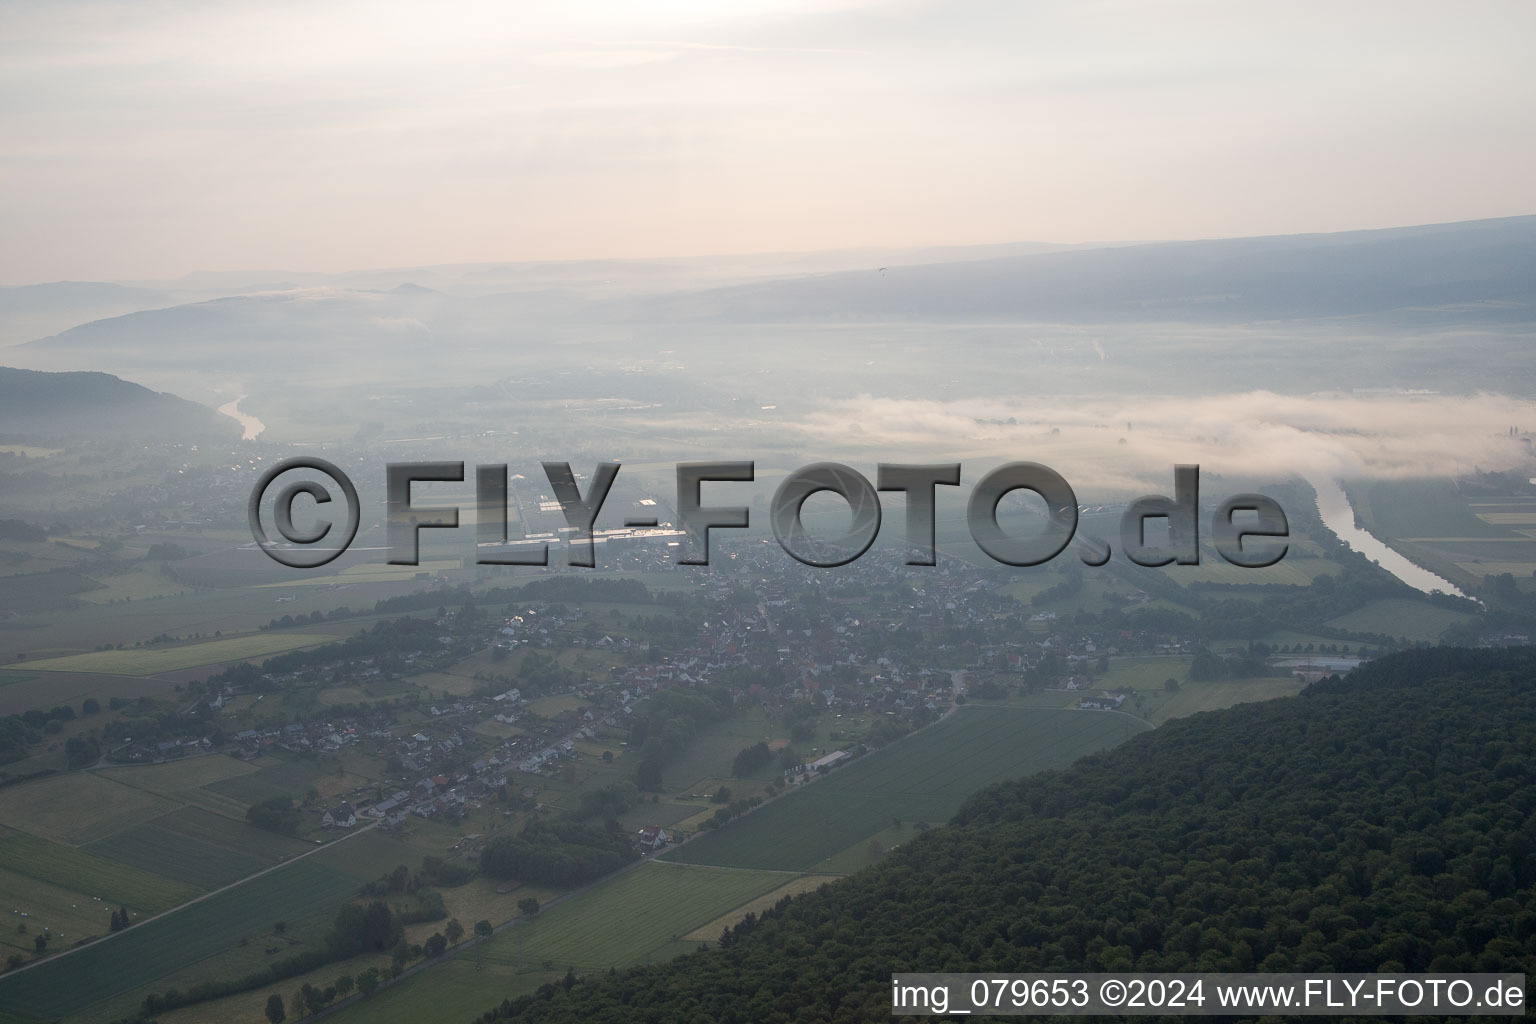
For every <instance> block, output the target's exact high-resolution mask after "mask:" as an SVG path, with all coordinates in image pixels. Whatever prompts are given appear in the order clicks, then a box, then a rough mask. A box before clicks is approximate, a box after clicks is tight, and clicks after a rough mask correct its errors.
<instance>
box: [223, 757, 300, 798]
mask: <svg viewBox="0 0 1536 1024" xmlns="http://www.w3.org/2000/svg"><path fill="white" fill-rule="evenodd" d="M318 775H319V771H318V769H317V768H316V767H315V766H314V765H312V764H310V763H309V762H307V761H299V760H293V761H282V762H279V763H277V764H274V765H269V766H267V767H265V768H261V769H259V770H257V771H254V772H250V773H248V774H242V775H235V776H231V777H229V778H226V779H219V780H217V781H215V782H210V783H209V784H208V785H206V786H205V787H203V788H205V789H208V790H210V791H212V792H214V793H222V794H223V795H224V796H229V797H234V798H235V799H236V800H239V801H242V802H243V803H246V804H259V803H261V802H262V801H263V800H270V799H271V798H272V797H275V796H287V797H302V796H303V795H304V793H305V791H306V790H308V789H309V787H310V786H313V785H314V784H315V779H316V778H317V777H318Z"/></svg>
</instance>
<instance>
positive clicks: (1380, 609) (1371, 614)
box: [1328, 599, 1472, 641]
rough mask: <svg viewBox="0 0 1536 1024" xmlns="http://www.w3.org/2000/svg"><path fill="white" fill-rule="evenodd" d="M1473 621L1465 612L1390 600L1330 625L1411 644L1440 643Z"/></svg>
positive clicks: (1343, 617)
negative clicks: (1453, 630) (1443, 636)
mask: <svg viewBox="0 0 1536 1024" xmlns="http://www.w3.org/2000/svg"><path fill="white" fill-rule="evenodd" d="M1471 619H1472V616H1471V615H1468V614H1466V613H1465V612H1456V611H1451V610H1450V609H1448V608H1437V607H1436V606H1434V605H1432V604H1427V603H1425V602H1423V601H1405V600H1398V599H1386V600H1381V601H1372V602H1371V603H1370V604H1368V605H1365V606H1363V607H1360V608H1356V609H1355V610H1354V611H1352V612H1350V613H1348V614H1347V615H1341V616H1339V617H1338V618H1337V619H1334V620H1333V621H1332V622H1330V623H1328V625H1329V626H1332V627H1334V628H1336V629H1348V630H1353V631H1354V632H1358V633H1384V634H1386V635H1387V636H1400V637H1407V638H1408V639H1409V640H1431V641H1433V640H1438V639H1439V638H1440V634H1441V633H1443V632H1445V631H1446V630H1447V629H1449V628H1450V627H1452V626H1455V625H1458V624H1460V623H1463V622H1468V621H1470V620H1471Z"/></svg>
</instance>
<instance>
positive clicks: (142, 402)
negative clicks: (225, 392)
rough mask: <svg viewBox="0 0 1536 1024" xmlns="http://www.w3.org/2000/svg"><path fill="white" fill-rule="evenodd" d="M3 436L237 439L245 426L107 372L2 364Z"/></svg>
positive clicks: (0, 430) (193, 441) (0, 417)
mask: <svg viewBox="0 0 1536 1024" xmlns="http://www.w3.org/2000/svg"><path fill="white" fill-rule="evenodd" d="M0 434H4V435H6V436H8V437H16V438H22V439H27V438H39V439H48V440H56V439H65V438H71V437H98V438H99V437H106V436H119V437H125V438H133V439H136V440H161V441H183V442H186V443H188V444H196V443H199V442H202V441H209V440H235V439H237V438H239V436H240V427H239V426H238V425H237V424H236V423H235V421H234V420H232V419H230V418H229V417H227V416H221V415H219V414H218V413H216V412H214V411H213V410H212V409H209V408H208V407H207V406H203V405H199V404H197V403H196V402H189V401H187V400H186V399H184V398H178V397H176V396H175V395H171V394H166V393H163V392H156V391H151V390H149V389H148V388H145V387H141V386H140V385H138V384H134V383H132V382H130V381H126V380H122V379H120V378H118V377H114V376H112V375H111V374H106V373H44V372H41V371H38V370H17V369H12V368H10V367H5V366H0Z"/></svg>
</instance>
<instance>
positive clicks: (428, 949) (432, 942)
mask: <svg viewBox="0 0 1536 1024" xmlns="http://www.w3.org/2000/svg"><path fill="white" fill-rule="evenodd" d="M447 948H448V940H447V939H446V938H444V937H443V933H442V932H433V933H432V937H431V938H430V939H428V940H427V942H426V945H425V947H423V949H424V952H425V953H426V956H427V958H428V959H429V960H430V959H431V958H432V957H437V956H442V955H443V950H445V949H447Z"/></svg>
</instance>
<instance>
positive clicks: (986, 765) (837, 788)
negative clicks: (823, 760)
mask: <svg viewBox="0 0 1536 1024" xmlns="http://www.w3.org/2000/svg"><path fill="white" fill-rule="evenodd" d="M1146 728H1147V725H1146V724H1145V723H1143V722H1140V721H1138V720H1136V719H1134V718H1131V717H1130V716H1128V715H1117V714H1110V713H1106V712H1090V711H1071V710H1051V709H1045V708H1001V707H988V708H961V709H960V710H959V711H957V712H956V713H955V714H953V715H951V716H950V717H949V718H947V719H945V720H944V721H942V722H939V723H938V724H936V725H934V726H932V727H931V728H928V729H925V730H923V731H922V732H921V733H918V734H917V735H915V736H912V737H909V738H907V739H904V740H901V741H900V742H898V743H894V744H892V745H891V746H889V747H885V748H884V749H882V750H878V751H876V752H875V753H873V754H870V755H868V756H867V757H864V758H862V759H860V760H858V761H855V762H854V763H852V764H850V765H847V766H845V767H843V768H840V769H836V770H834V771H833V772H832V773H831V774H830V775H829V776H828V777H826V778H825V779H821V780H818V781H816V782H812V783H810V784H808V785H807V786H806V787H805V788H804V789H802V790H800V791H798V792H795V793H791V794H789V795H787V796H785V797H782V798H780V799H778V800H776V801H774V802H772V803H770V804H768V805H766V806H764V807H762V808H760V809H759V810H757V811H755V812H753V813H752V814H750V815H748V816H746V817H745V818H743V819H741V820H740V821H737V822H733V823H731V824H729V825H727V826H726V827H725V828H723V829H720V830H719V831H716V832H712V833H709V834H706V835H704V836H701V837H699V838H698V839H696V840H694V841H693V842H691V843H688V844H687V845H686V846H683V847H681V848H679V849H677V850H674V851H672V852H671V853H668V854H665V855H664V856H665V857H666V858H667V859H668V860H675V861H677V862H679V863H685V864H717V865H722V866H726V867H740V868H770V869H778V870H787V871H807V870H812V869H814V868H816V867H817V866H818V865H819V863H820V862H821V861H824V860H826V859H827V858H829V857H832V856H835V855H836V854H839V853H841V852H842V851H844V850H846V849H848V848H849V847H851V846H853V845H854V844H855V843H858V842H860V841H862V840H867V839H868V838H869V837H870V836H872V835H874V834H875V833H877V832H879V831H881V830H882V829H884V828H886V827H888V826H889V825H890V824H891V822H892V821H894V820H896V819H902V820H905V821H926V822H929V823H930V824H935V825H936V824H940V823H942V822H944V821H947V820H948V819H949V818H950V816H952V815H953V814H954V813H955V811H956V810H957V809H958V808H959V806H960V804H961V803H962V802H963V801H964V800H965V798H966V797H967V796H969V795H970V794H972V793H974V792H975V791H976V790H978V789H980V788H981V787H983V786H985V785H987V784H989V783H992V782H998V781H1001V780H1003V779H1010V778H1017V777H1020V776H1024V775H1030V774H1032V773H1034V772H1037V771H1041V770H1043V769H1046V768H1060V767H1062V766H1064V765H1067V764H1070V763H1071V762H1073V761H1075V760H1077V759H1078V758H1079V757H1081V756H1083V755H1084V754H1089V753H1092V752H1094V751H1096V750H1102V749H1104V748H1105V747H1109V746H1113V745H1114V744H1116V743H1119V742H1120V741H1121V740H1124V739H1127V738H1128V737H1130V736H1132V735H1134V734H1136V733H1138V732H1141V731H1142V730H1144V729H1146Z"/></svg>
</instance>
